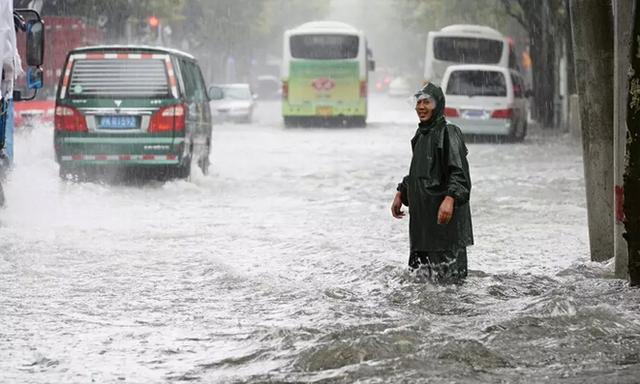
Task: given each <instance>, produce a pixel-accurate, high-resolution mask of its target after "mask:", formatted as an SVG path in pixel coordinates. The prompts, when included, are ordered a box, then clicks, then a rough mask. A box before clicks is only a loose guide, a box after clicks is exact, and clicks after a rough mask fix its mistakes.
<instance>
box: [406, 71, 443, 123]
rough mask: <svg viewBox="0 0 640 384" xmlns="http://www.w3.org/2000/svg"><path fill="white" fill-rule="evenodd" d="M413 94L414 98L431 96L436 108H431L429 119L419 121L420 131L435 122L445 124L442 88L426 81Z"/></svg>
mask: <svg viewBox="0 0 640 384" xmlns="http://www.w3.org/2000/svg"><path fill="white" fill-rule="evenodd" d="M414 96H415V98H416V100H419V99H420V98H424V97H433V99H434V100H435V102H436V108H435V109H434V110H433V113H432V114H431V117H430V118H429V120H427V121H424V122H422V121H421V122H420V124H419V127H420V130H421V131H422V130H429V129H430V128H431V127H433V126H435V125H436V124H446V120H445V118H444V105H445V99H444V93H443V92H442V88H440V87H438V86H437V85H435V84H433V83H427V84H425V86H424V87H422V88H421V89H420V90H419V91H418V92H416V93H415V95H414Z"/></svg>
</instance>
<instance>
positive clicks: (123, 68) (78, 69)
mask: <svg viewBox="0 0 640 384" xmlns="http://www.w3.org/2000/svg"><path fill="white" fill-rule="evenodd" d="M54 126H55V131H54V144H55V153H56V160H57V161H58V163H59V164H60V175H61V177H65V176H66V175H67V174H70V173H71V174H75V173H82V174H84V173H91V172H92V171H94V170H95V168H114V167H129V168H145V169H147V170H160V171H161V172H163V173H165V174H168V175H171V176H174V175H175V176H177V177H182V178H186V177H188V176H189V174H190V172H191V164H192V161H193V162H197V164H198V165H199V166H200V168H201V169H202V171H203V173H206V172H207V170H208V166H209V153H210V150H211V112H210V109H209V97H208V95H207V91H206V86H205V83H204V80H203V77H202V73H201V71H200V68H199V66H198V63H197V61H196V60H195V59H194V58H193V56H191V55H189V54H187V53H184V52H181V51H177V50H172V49H165V48H154V47H147V46H117V45H111V46H94V47H85V48H79V49H75V50H72V51H71V52H69V54H68V56H67V59H66V62H65V72H64V75H63V76H62V77H61V78H60V83H59V89H58V93H57V97H56V109H55V117H54Z"/></svg>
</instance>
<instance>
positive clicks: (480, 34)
mask: <svg viewBox="0 0 640 384" xmlns="http://www.w3.org/2000/svg"><path fill="white" fill-rule="evenodd" d="M456 64H487V65H498V66H501V67H504V68H511V69H516V70H517V69H518V60H517V58H516V55H515V52H514V49H513V46H512V44H511V43H510V40H509V39H508V38H507V37H505V36H503V35H502V34H501V33H500V32H498V31H496V30H495V29H493V28H490V27H487V26H484V25H467V24H455V25H449V26H446V27H444V28H442V29H441V30H439V31H430V32H429V34H428V35H427V48H426V58H425V65H424V80H425V81H430V82H432V83H434V84H437V85H440V84H441V81H442V80H443V75H444V71H445V70H446V69H447V67H448V66H449V65H456Z"/></svg>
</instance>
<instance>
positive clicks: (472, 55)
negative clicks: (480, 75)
mask: <svg viewBox="0 0 640 384" xmlns="http://www.w3.org/2000/svg"><path fill="white" fill-rule="evenodd" d="M503 44H504V43H503V42H502V41H499V40H491V39H474V38H468V37H436V38H435V39H434V41H433V54H434V57H435V59H436V60H442V61H448V62H452V63H460V64H467V63H473V64H497V63H499V62H500V58H501V57H502V47H503Z"/></svg>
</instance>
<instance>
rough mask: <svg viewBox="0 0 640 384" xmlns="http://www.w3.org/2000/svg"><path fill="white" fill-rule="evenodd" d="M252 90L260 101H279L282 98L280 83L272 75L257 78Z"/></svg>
mask: <svg viewBox="0 0 640 384" xmlns="http://www.w3.org/2000/svg"><path fill="white" fill-rule="evenodd" d="M253 89H254V91H255V93H256V95H258V97H259V98H260V99H262V100H268V99H280V97H281V96H282V83H281V82H280V79H278V78H277V77H276V76H272V75H260V76H258V77H257V78H256V80H255V83H254V87H253Z"/></svg>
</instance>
